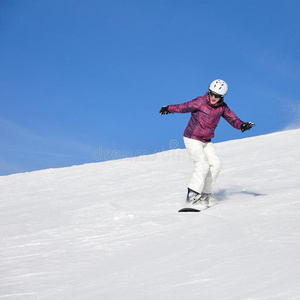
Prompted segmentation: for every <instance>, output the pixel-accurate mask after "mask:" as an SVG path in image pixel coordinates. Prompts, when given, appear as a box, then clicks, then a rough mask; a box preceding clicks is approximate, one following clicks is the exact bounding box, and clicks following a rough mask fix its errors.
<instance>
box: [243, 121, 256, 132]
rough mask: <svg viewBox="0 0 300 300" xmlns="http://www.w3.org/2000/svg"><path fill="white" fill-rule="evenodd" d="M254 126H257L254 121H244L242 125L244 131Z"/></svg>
mask: <svg viewBox="0 0 300 300" xmlns="http://www.w3.org/2000/svg"><path fill="white" fill-rule="evenodd" d="M253 126H255V124H254V123H252V122H247V123H243V124H242V126H241V130H242V132H244V131H246V130H249V129H251V128H252V127H253Z"/></svg>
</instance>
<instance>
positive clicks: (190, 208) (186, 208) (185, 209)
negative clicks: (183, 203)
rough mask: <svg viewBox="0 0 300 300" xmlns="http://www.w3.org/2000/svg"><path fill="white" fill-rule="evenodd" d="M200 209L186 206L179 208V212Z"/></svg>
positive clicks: (198, 210) (197, 210)
mask: <svg viewBox="0 0 300 300" xmlns="http://www.w3.org/2000/svg"><path fill="white" fill-rule="evenodd" d="M200 211H201V210H200V209H196V208H192V207H184V208H182V209H179V211H178V212H200Z"/></svg>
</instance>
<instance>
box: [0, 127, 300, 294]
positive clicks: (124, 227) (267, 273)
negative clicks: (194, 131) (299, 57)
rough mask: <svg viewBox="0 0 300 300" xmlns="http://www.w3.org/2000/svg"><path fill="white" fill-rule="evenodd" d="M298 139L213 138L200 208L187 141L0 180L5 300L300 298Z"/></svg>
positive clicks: (289, 134)
mask: <svg viewBox="0 0 300 300" xmlns="http://www.w3.org/2000/svg"><path fill="white" fill-rule="evenodd" d="M299 138H300V130H299V129H297V130H291V131H285V132H279V133H274V134H269V135H265V136H258V137H252V138H245V139H242V140H235V141H228V142H224V143H219V144H215V145H216V148H217V150H218V152H219V154H220V156H221V159H222V162H223V170H222V172H221V174H220V177H219V179H218V181H217V184H216V186H215V188H214V195H215V196H216V197H217V198H218V199H220V201H219V203H218V204H217V205H215V206H214V207H211V208H209V209H208V210H206V211H202V212H200V213H178V212H177V211H178V209H180V208H181V207H182V206H183V200H184V198H185V195H186V183H187V181H188V180H189V177H190V176H191V172H192V169H193V164H192V162H191V161H190V159H189V157H188V155H187V153H186V150H184V149H176V150H171V151H167V152H162V153H157V154H155V155H148V156H142V157H137V158H127V159H122V160H118V161H108V162H101V163H94V164H86V165H82V166H73V167H69V168H62V169H48V170H43V171H36V172H30V173H24V174H15V175H10V176H2V177H0V190H1V195H0V214H1V215H0V226H1V227H0V228H1V229H0V230H1V232H0V233H1V244H0V247H1V257H0V299H1V300H2V299H26V300H27V299H131V300H132V299H145V300H147V299H173V300H176V299H225V300H226V299H228V300H235V299H237V300H238V299H247V300H250V299H251V300H253V299H255V300H265V299H270V300H274V299H300V296H299V295H300V285H299V278H300V266H299V263H300V230H299V225H300V219H299V216H300V186H299V182H300V154H299V153H300V152H299V146H300V139H299Z"/></svg>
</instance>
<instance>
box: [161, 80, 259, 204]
mask: <svg viewBox="0 0 300 300" xmlns="http://www.w3.org/2000/svg"><path fill="white" fill-rule="evenodd" d="M227 91H228V85H227V83H226V82H225V81H224V80H221V79H217V80H214V81H213V82H212V83H211V84H210V86H209V91H208V92H207V93H206V94H205V95H204V96H202V97H197V98H196V99H194V100H192V101H189V102H186V103H183V104H178V105H168V106H164V107H162V108H161V110H160V114H161V115H167V114H169V113H191V118H190V120H189V123H188V125H187V127H186V129H185V132H184V138H183V139H184V144H185V146H186V148H187V151H188V153H189V155H190V156H191V158H192V159H193V161H194V163H195V168H194V172H193V175H192V178H191V180H190V182H189V183H188V194H187V198H186V201H187V202H188V203H189V204H191V205H197V207H199V208H201V209H204V208H207V207H208V206H210V205H213V204H215V202H216V199H215V198H214V197H213V196H212V195H211V190H212V187H213V185H214V183H215V181H216V179H217V177H218V174H219V172H220V171H221V161H220V158H219V156H218V154H217V152H216V150H215V147H214V145H213V144H212V142H211V139H212V138H213V137H214V136H215V134H214V132H215V129H216V127H217V125H218V123H219V121H220V119H221V117H223V118H224V119H225V120H226V121H227V122H228V123H229V124H230V125H232V126H233V127H234V128H236V129H240V130H241V131H242V132H244V131H245V130H249V129H250V128H252V127H253V126H254V125H255V124H254V123H252V122H243V121H241V120H240V119H239V118H238V117H237V116H236V114H235V113H234V112H233V111H232V110H231V109H230V108H229V107H228V106H227V104H226V103H225V102H224V97H225V95H226V93H227ZM200 206H201V207H200Z"/></svg>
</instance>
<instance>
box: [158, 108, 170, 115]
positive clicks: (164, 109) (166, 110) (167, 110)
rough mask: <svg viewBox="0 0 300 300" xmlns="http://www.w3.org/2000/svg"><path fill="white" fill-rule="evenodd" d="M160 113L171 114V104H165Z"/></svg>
mask: <svg viewBox="0 0 300 300" xmlns="http://www.w3.org/2000/svg"><path fill="white" fill-rule="evenodd" d="M159 113H160V114H161V115H167V114H169V113H170V112H169V106H163V107H162V108H161V109H160V111H159Z"/></svg>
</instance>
